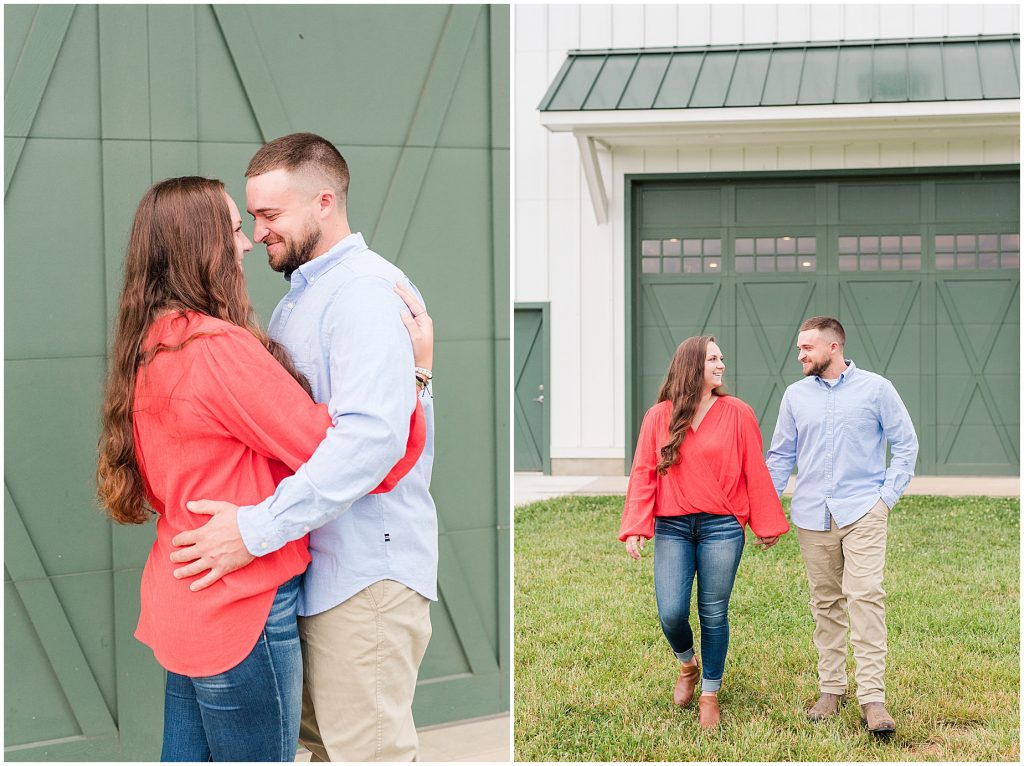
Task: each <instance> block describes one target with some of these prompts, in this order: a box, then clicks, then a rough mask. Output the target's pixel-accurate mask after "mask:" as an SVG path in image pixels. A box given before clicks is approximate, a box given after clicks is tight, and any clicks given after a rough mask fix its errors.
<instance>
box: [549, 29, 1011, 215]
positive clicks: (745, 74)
mask: <svg viewBox="0 0 1024 766" xmlns="http://www.w3.org/2000/svg"><path fill="white" fill-rule="evenodd" d="M1019 46H1020V40H1019V38H1018V36H1017V35H990V36H978V37H948V38H935V39H907V40H859V41H858V40H853V41H834V42H814V43H767V44H758V45H733V46H708V47H703V48H701V47H685V48H684V47H680V48H665V49H621V50H594V51H584V50H578V51H569V54H568V56H567V58H566V61H565V63H564V64H563V65H562V68H561V69H560V70H559V72H558V74H557V75H556V76H555V79H554V80H553V81H552V83H551V85H550V86H549V88H548V92H547V94H546V95H545V96H544V99H543V100H542V101H541V104H540V106H539V109H540V123H541V125H543V126H544V127H546V128H547V129H548V130H550V131H552V132H567V133H572V134H573V135H574V136H575V137H576V140H577V143H578V145H579V149H580V157H581V161H582V163H583V168H584V171H585V173H586V178H587V184H588V186H589V188H590V193H591V199H592V201H593V202H594V211H595V214H596V216H597V219H598V221H599V222H600V223H604V222H605V221H607V217H608V216H607V198H608V195H607V192H606V190H605V186H604V183H603V180H602V178H601V164H600V162H599V153H598V151H599V149H606V150H615V149H620V148H642V149H647V148H679V147H712V148H713V147H725V146H783V145H787V144H789V145H794V144H804V145H812V146H821V145H844V144H851V143H868V142H877V143H881V142H900V141H902V142H906V141H922V140H931V141H953V140H958V139H975V140H977V139H979V138H984V139H989V138H994V137H1007V136H1012V137H1018V136H1019V134H1020V85H1019V78H1018V76H1017V70H1018V68H1019Z"/></svg>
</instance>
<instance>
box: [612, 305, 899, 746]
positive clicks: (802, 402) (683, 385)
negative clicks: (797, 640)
mask: <svg viewBox="0 0 1024 766" xmlns="http://www.w3.org/2000/svg"><path fill="white" fill-rule="evenodd" d="M845 343H846V333H845V331H844V330H843V326H842V325H841V324H840V323H839V321H838V320H836V319H833V318H831V317H813V318H811V319H808V320H807V321H806V322H804V323H803V324H802V325H801V326H800V331H799V335H798V336H797V352H798V359H799V361H800V364H801V365H802V367H803V373H804V376H805V377H804V379H803V380H800V381H798V382H796V383H793V384H792V385H790V386H789V387H788V388H787V389H786V392H785V394H784V395H783V397H782V402H781V404H780V406H779V416H778V422H777V423H776V426H775V434H774V436H773V438H772V444H771V448H770V449H769V450H768V457H767V462H766V461H765V459H764V457H763V456H762V444H761V432H760V429H759V426H758V422H757V417H756V416H755V414H754V411H753V409H751V407H750V406H749V405H747V404H745V403H744V402H742V401H740V400H739V399H737V398H736V397H733V396H729V395H727V394H726V393H725V392H724V390H723V388H722V376H723V374H724V372H725V359H724V357H723V355H722V351H721V349H719V347H718V345H717V343H715V339H714V338H713V337H708V336H700V337H693V338H688V339H687V340H685V341H683V343H682V344H680V346H679V348H678V349H677V350H676V353H675V356H674V357H673V359H672V362H671V364H670V366H669V369H668V374H667V376H666V378H665V382H664V383H663V384H662V387H661V391H660V393H659V394H658V403H657V404H656V405H655V406H654V407H652V408H651V409H650V410H648V411H647V414H646V416H645V417H644V421H643V425H642V426H641V428H640V436H639V439H638V441H637V448H636V454H635V457H634V460H633V468H632V471H631V473H630V478H629V488H628V490H627V494H626V504H625V509H624V511H623V516H622V524H621V528H620V534H619V539H620V540H623V541H624V542H625V544H626V550H627V552H628V553H629V555H630V556H632V557H633V558H635V559H639V558H640V550H641V549H642V548H643V544H644V541H645V540H647V539H650V538H652V537H653V538H654V589H655V596H656V600H657V604H658V617H659V619H660V621H661V627H662V630H663V631H664V633H665V637H666V638H667V639H668V642H669V645H670V646H671V648H672V651H673V653H674V654H675V656H676V657H677V658H678V659H679V661H680V663H681V667H680V671H679V677H678V680H677V681H676V684H675V688H674V689H673V701H674V702H675V704H677V705H682V706H686V705H689V704H690V702H691V701H692V699H693V696H694V692H695V689H696V687H697V681H698V678H699V677H701V676H702V678H701V694H700V697H699V699H698V721H699V724H700V726H701V727H703V728H714V727H716V726H718V724H719V722H720V718H721V710H720V707H719V704H718V690H719V689H720V688H721V685H722V677H723V675H724V671H725V658H726V652H727V651H728V647H729V619H728V609H729V597H730V595H731V593H732V588H733V583H734V581H735V578H736V571H737V569H738V568H739V563H740V556H741V554H742V553H743V545H744V528H745V526H746V525H747V524H749V525H750V528H751V529H752V530H753V532H754V534H755V535H756V536H757V542H756V543H755V544H756V545H760V546H762V549H763V550H767V549H768V548H771V547H772V546H773V545H775V543H776V542H778V539H779V537H780V536H781V535H783V534H785V533H786V532H787V531H789V524H788V522H787V521H786V517H785V514H784V512H783V509H782V504H781V503H780V502H779V497H780V496H781V495H782V492H783V490H785V488H786V484H787V481H788V480H789V476H790V473H791V472H792V470H793V467H794V466H797V467H798V468H799V473H798V474H797V478H796V489H795V491H794V493H793V501H792V506H791V517H792V520H793V523H794V524H795V525H796V527H797V536H798V539H799V542H800V551H801V554H802V556H803V560H804V564H805V566H806V570H807V579H808V584H809V586H810V592H811V602H810V604H811V612H812V614H813V616H814V623H815V628H814V645H815V647H816V648H817V651H818V684H819V688H820V692H821V693H820V697H819V699H818V700H817V702H816V703H815V704H814V705H813V706H812V707H811V708H810V709H809V710H808V716H809V718H810V719H811V720H815V721H817V720H821V719H824V718H828V717H830V716H832V715H834V714H836V713H837V712H838V710H839V705H840V703H841V702H842V700H843V699H844V696H845V694H846V687H847V678H846V655H847V649H846V633H847V630H849V631H850V636H851V643H852V645H853V654H854V658H855V660H856V663H857V671H856V681H857V700H858V702H859V703H860V708H861V719H862V721H863V723H864V725H865V726H866V727H867V729H868V730H869V731H870V732H872V733H873V734H876V735H885V734H890V733H892V732H893V731H894V730H895V723H894V722H893V720H892V717H891V716H890V715H889V713H888V711H887V710H886V709H885V685H884V682H883V675H884V672H885V658H886V652H887V638H886V626H885V606H884V598H885V591H884V590H883V589H882V575H883V571H884V567H885V544H886V531H887V526H888V517H889V511H890V510H891V509H892V507H893V506H894V505H895V504H896V503H897V501H898V500H899V499H900V497H901V496H902V494H903V492H904V490H905V489H906V488H907V484H908V483H909V482H910V478H911V476H913V473H914V464H915V462H916V460H917V449H918V445H917V436H916V434H915V432H914V426H913V424H912V423H911V420H910V416H909V414H908V413H907V410H906V407H904V405H903V402H902V400H901V399H900V397H899V394H897V393H896V389H895V388H893V386H892V384H891V383H890V382H889V381H888V380H886V379H885V378H883V377H881V376H880V375H876V374H874V373H871V372H868V371H866V370H861V369H859V368H858V367H857V366H856V365H855V364H854V363H853V362H852V361H850V360H848V359H846V358H845V357H844V355H843V349H844V346H845ZM886 442H888V443H889V446H890V449H891V452H892V460H891V462H890V464H889V466H888V468H886ZM695 576H696V580H697V612H698V618H699V621H700V627H701V654H702V656H703V658H704V667H703V674H702V672H701V667H700V665H699V664H698V661H697V656H696V653H695V647H694V641H693V632H692V630H691V628H690V624H689V611H690V597H691V592H692V588H693V581H694V577H695ZM847 615H849V617H847Z"/></svg>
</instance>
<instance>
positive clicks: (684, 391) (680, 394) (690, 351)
mask: <svg viewBox="0 0 1024 766" xmlns="http://www.w3.org/2000/svg"><path fill="white" fill-rule="evenodd" d="M714 342H715V337H714V336H713V335H695V336H693V337H692V338H687V339H686V340H684V341H683V342H682V343H680V344H679V347H678V348H676V353H675V354H674V355H673V356H672V361H671V362H670V363H669V366H668V372H667V373H666V374H665V381H664V382H663V383H662V384H661V389H660V390H659V391H658V402H659V403H661V402H666V401H668V402H672V419H671V420H670V421H669V426H668V442H667V443H666V444H665V445H664V446H663V447H662V448H661V460H659V461H658V467H657V471H658V473H659V474H661V475H662V476H664V475H665V473H667V472H668V469H669V467H670V466H672V465H675V463H676V462H678V460H679V448H680V447H681V446H682V444H683V440H684V439H685V438H686V432H687V431H688V430H689V428H690V424H691V423H693V416H694V415H695V414H696V412H697V407H698V405H699V404H700V398H701V395H702V394H703V392H704V362H705V359H706V358H707V351H708V344H709V343H714ZM724 389H725V387H724V386H718V387H717V388H714V389H712V391H711V393H712V394H713V395H714V396H725V390H724Z"/></svg>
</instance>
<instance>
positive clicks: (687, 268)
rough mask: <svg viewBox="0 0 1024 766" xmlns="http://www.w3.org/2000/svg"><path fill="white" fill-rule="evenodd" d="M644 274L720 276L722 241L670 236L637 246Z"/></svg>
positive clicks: (647, 241)
mask: <svg viewBox="0 0 1024 766" xmlns="http://www.w3.org/2000/svg"><path fill="white" fill-rule="evenodd" d="M640 255H641V265H640V267H641V269H642V270H643V273H644V274H721V273H722V240H721V239H696V238H687V237H670V238H669V239H645V240H642V241H641V243H640Z"/></svg>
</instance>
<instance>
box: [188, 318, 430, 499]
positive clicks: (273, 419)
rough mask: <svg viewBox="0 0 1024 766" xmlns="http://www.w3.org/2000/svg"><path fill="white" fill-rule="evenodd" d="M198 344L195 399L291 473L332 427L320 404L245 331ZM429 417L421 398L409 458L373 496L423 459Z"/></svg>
mask: <svg viewBox="0 0 1024 766" xmlns="http://www.w3.org/2000/svg"><path fill="white" fill-rule="evenodd" d="M196 342H198V343H202V344H203V348H202V351H201V352H200V354H199V355H198V359H197V361H196V364H197V368H198V369H197V370H196V372H197V373H198V374H195V375H193V376H192V385H193V389H194V392H195V394H196V400H197V401H198V402H199V403H201V406H203V407H204V408H205V409H206V410H207V412H208V413H209V415H210V416H211V418H212V419H213V420H214V421H216V422H217V423H218V424H219V425H220V426H221V427H223V428H224V429H226V430H227V431H228V432H229V433H230V434H231V435H232V436H234V437H235V438H236V439H238V440H239V441H241V442H242V443H243V444H245V445H246V446H248V447H250V448H251V449H253V450H255V451H256V452H258V453H259V454H261V455H264V456H265V457H268V458H271V459H274V460H279V461H280V462H282V463H284V464H285V465H287V466H288V467H289V468H290V469H291V470H292V471H295V470H297V469H298V467H299V466H300V465H302V464H303V463H305V462H306V461H307V460H309V457H310V455H312V454H313V452H314V451H315V450H316V448H317V447H318V446H319V445H320V442H321V441H323V438H324V435H325V434H326V433H327V429H329V428H330V427H331V426H332V425H333V421H332V420H331V416H330V414H329V413H328V411H327V406H326V405H324V404H317V403H316V402H314V401H313V400H312V399H310V398H309V395H308V394H307V393H306V392H305V391H303V390H302V387H301V386H300V385H299V384H298V383H297V382H296V381H295V379H294V378H292V376H291V375H289V374H288V372H287V371H286V370H285V369H284V368H283V367H282V366H281V365H280V364H278V362H277V360H276V359H274V357H273V356H271V355H270V353H269V352H268V351H267V350H266V349H265V348H264V347H263V345H262V344H261V343H260V342H259V341H258V340H256V338H255V337H254V336H253V335H251V334H250V333H249V332H247V331H246V330H243V329H241V328H234V327H230V328H226V329H225V330H224V331H223V332H219V333H215V334H212V335H209V336H207V337H204V338H200V339H198V340H197V341H196ZM426 431H427V429H426V418H425V416H424V414H423V406H422V405H421V404H420V401H419V399H417V400H416V406H415V408H414V409H413V413H412V416H411V418H410V427H409V440H408V442H407V444H406V451H405V455H404V456H403V457H402V458H401V460H399V461H398V463H397V464H395V466H394V467H393V468H392V469H391V471H390V473H388V475H387V476H385V477H384V480H383V481H382V482H381V483H380V484H379V485H378V486H377V488H376V489H374V490H373V491H372V493H371V494H376V493H381V492H389V491H390V490H392V489H393V488H394V487H395V485H396V484H398V482H399V481H401V479H402V478H403V477H404V476H405V475H406V474H407V473H408V472H409V471H410V469H411V468H412V467H413V465H415V463H416V461H417V460H419V458H420V455H422V454H423V448H424V445H425V443H426Z"/></svg>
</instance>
